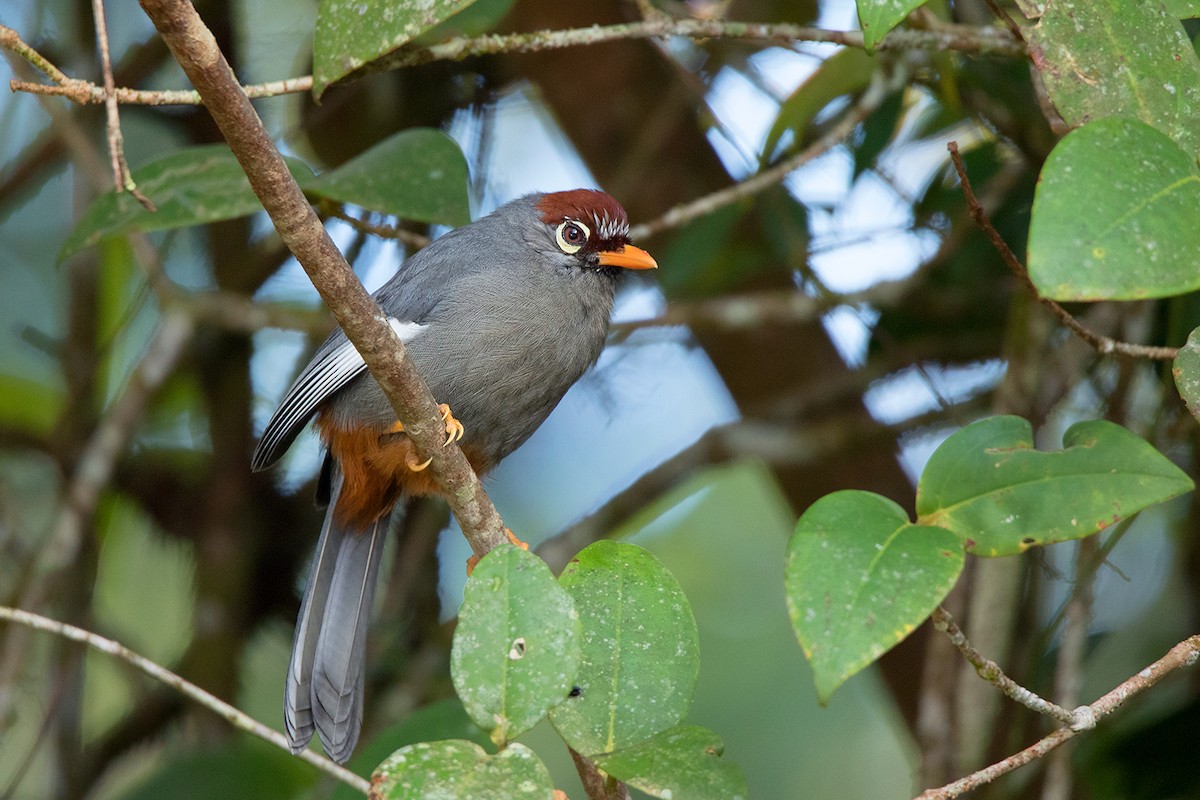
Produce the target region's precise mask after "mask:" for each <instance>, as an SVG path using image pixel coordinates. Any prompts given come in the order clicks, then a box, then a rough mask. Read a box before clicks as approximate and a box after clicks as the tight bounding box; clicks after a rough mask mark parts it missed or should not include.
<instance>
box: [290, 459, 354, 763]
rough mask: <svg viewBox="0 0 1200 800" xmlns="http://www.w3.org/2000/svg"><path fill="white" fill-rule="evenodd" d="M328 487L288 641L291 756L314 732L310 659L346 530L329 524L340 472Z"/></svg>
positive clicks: (338, 490) (299, 749)
mask: <svg viewBox="0 0 1200 800" xmlns="http://www.w3.org/2000/svg"><path fill="white" fill-rule="evenodd" d="M335 472H336V474H335V475H334V476H333V485H332V487H331V501H332V502H330V503H329V509H328V511H327V512H326V514H325V522H324V524H323V525H322V526H321V538H320V539H318V540H317V550H316V553H315V554H314V555H313V561H312V568H311V569H310V570H309V574H308V583H307V584H306V585H305V587H304V599H303V600H302V601H301V603H300V614H299V616H298V617H297V618H296V633H295V636H294V638H293V639H292V659H291V663H290V664H288V671H287V684H286V688H285V690H284V704H283V710H284V715H283V716H284V724H285V728H286V730H287V737H288V744H289V746H290V747H291V748H292V752H293V753H298V752H300V751H301V750H303V749H304V748H305V747H306V746H307V745H308V742H309V740H310V739H312V735H313V733H314V731H315V728H314V723H313V711H312V674H313V659H314V657H315V654H316V650H317V634H318V633H319V632H320V630H321V625H322V621H323V620H324V617H325V605H326V603H327V601H328V598H329V587H330V585H331V584H332V583H333V573H334V564H335V562H336V561H337V554H338V550H339V549H340V547H341V543H342V539H344V538H345V536H346V531H345V529H343V528H342V527H341V526H339V525H337V524H335V523H334V521H333V506H334V502H336V500H337V494H338V492H340V491H341V488H342V478H341V472H340V471H336V470H335Z"/></svg>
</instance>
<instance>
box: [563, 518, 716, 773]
mask: <svg viewBox="0 0 1200 800" xmlns="http://www.w3.org/2000/svg"><path fill="white" fill-rule="evenodd" d="M559 581H560V582H561V583H562V585H563V587H564V588H565V589H566V590H567V592H568V593H569V594H570V595H571V597H572V598H573V599H574V601H575V608H576V609H577V610H578V611H579V619H580V622H581V625H582V630H583V663H582V664H581V665H580V667H579V676H578V678H576V684H577V687H578V689H577V691H572V693H571V696H570V697H568V698H567V700H566V701H564V702H563V703H561V704H560V705H558V706H557V707H555V708H554V709H553V710H552V711H551V712H550V721H551V722H553V723H554V727H555V728H556V729H557V730H558V732H559V734H560V735H561V736H562V737H563V739H565V740H566V741H567V744H569V745H571V747H573V748H575V749H576V750H577V751H579V752H580V753H583V754H584V755H586V756H594V755H597V754H600V753H611V752H612V751H614V750H619V749H621V748H624V747H629V746H631V745H634V744H637V743H638V742H641V741H644V740H645V739H648V738H649V737H651V736H653V735H655V734H656V733H660V732H662V731H664V730H666V729H667V728H670V727H672V726H674V725H676V724H678V723H679V722H680V720H682V719H683V717H684V715H686V714H687V710H688V708H689V706H691V703H692V692H693V690H694V689H695V687H696V677H697V675H698V674H699V672H700V641H699V634H698V633H697V631H696V620H695V618H694V617H693V616H692V609H691V606H689V605H688V601H687V598H686V597H684V595H683V590H682V589H680V588H679V583H678V581H676V580H675V578H674V576H672V575H671V573H669V572H668V571H667V570H666V568H665V567H663V565H662V564H660V563H659V561H658V559H656V558H655V557H654V556H653V555H651V554H650V552H649V551H647V550H645V549H643V548H641V547H636V546H634V545H631V544H620V543H617V542H609V541H601V542H596V543H595V544H593V545H590V546H589V547H587V548H585V549H584V550H582V551H581V552H580V553H579V555H577V556H576V557H575V558H574V559H573V560H572V561H571V563H570V564H569V565H568V566H567V568H566V570H564V571H563V574H562V577H560V578H559Z"/></svg>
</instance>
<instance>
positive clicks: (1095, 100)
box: [1028, 0, 1200, 156]
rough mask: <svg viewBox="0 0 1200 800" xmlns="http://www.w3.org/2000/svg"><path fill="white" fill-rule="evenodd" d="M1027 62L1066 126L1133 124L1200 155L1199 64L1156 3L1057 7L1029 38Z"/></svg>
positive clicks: (1098, 1) (1112, 0) (1070, 1)
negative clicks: (1105, 120)
mask: <svg viewBox="0 0 1200 800" xmlns="http://www.w3.org/2000/svg"><path fill="white" fill-rule="evenodd" d="M1028 39H1029V43H1030V56H1031V57H1032V58H1033V63H1034V64H1035V65H1036V66H1037V68H1038V70H1039V71H1041V73H1042V79H1043V81H1045V84H1046V91H1047V93H1048V94H1049V95H1050V99H1051V100H1052V101H1053V102H1054V106H1055V108H1057V109H1058V113H1059V114H1061V115H1062V117H1063V119H1064V120H1066V122H1067V123H1068V124H1070V125H1071V126H1076V125H1083V124H1084V123H1086V122H1089V121H1091V120H1096V119H1100V118H1101V117H1111V116H1124V117H1135V118H1137V119H1140V120H1141V121H1142V122H1145V123H1147V124H1148V125H1153V126H1154V127H1155V128H1157V129H1158V130H1160V131H1162V132H1163V133H1165V134H1167V135H1168V136H1170V137H1171V138H1173V139H1174V140H1175V141H1176V142H1177V143H1178V144H1179V146H1180V147H1182V148H1183V149H1184V150H1186V151H1187V152H1188V153H1189V154H1191V155H1192V156H1195V154H1196V152H1197V150H1200V58H1197V56H1196V52H1195V50H1193V48H1192V43H1191V42H1190V41H1188V37H1187V35H1186V34H1185V33H1184V31H1183V26H1182V25H1180V24H1179V19H1178V18H1177V17H1175V16H1174V15H1172V14H1169V13H1167V11H1166V10H1165V9H1164V8H1163V6H1162V4H1161V3H1155V2H1137V3H1131V2H1129V0H1055V2H1053V3H1047V4H1046V13H1045V14H1044V15H1043V16H1042V20H1041V22H1039V23H1038V24H1037V25H1036V26H1034V27H1033V28H1032V29H1031V30H1030V32H1029V36H1028Z"/></svg>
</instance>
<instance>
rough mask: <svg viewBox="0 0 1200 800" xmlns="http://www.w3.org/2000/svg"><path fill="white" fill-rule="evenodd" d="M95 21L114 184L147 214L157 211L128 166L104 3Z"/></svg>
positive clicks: (98, 4) (95, 3) (98, 0)
mask: <svg viewBox="0 0 1200 800" xmlns="http://www.w3.org/2000/svg"><path fill="white" fill-rule="evenodd" d="M92 19H93V20H94V22H95V25H96V46H97V48H98V49H99V50H100V71H101V72H102V73H103V75H104V114H105V119H106V121H107V125H106V127H107V131H108V157H109V160H110V161H111V162H112V173H113V184H114V185H115V186H116V188H117V191H118V192H129V194H131V195H133V198H134V199H135V200H137V201H138V202H139V203H141V204H142V207H143V208H145V209H146V210H147V211H156V210H157V209H155V207H154V204H153V203H151V202H150V200H149V198H147V197H146V195H144V194H142V193H141V192H140V191H138V188H137V184H135V183H134V182H133V176H132V175H131V174H130V173H129V164H128V163H126V161H125V136H124V134H122V133H121V114H120V111H119V109H118V104H117V83H116V79H115V78H113V68H112V57H111V56H110V55H109V52H108V24H107V23H106V22H105V21H104V0H92Z"/></svg>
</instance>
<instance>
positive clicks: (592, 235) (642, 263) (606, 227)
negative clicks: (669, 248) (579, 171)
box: [537, 189, 658, 269]
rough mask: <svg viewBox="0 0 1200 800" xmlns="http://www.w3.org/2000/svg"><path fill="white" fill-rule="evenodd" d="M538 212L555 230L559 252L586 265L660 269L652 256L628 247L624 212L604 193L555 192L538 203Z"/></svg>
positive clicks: (627, 226)
mask: <svg viewBox="0 0 1200 800" xmlns="http://www.w3.org/2000/svg"><path fill="white" fill-rule="evenodd" d="M537 210H538V212H540V214H541V218H542V222H544V223H545V224H546V225H548V226H551V227H553V229H554V241H555V243H556V244H557V245H558V248H559V249H560V250H562V251H563V252H564V253H566V254H567V255H573V256H576V257H578V258H579V259H580V260H581V261H583V262H584V263H585V264H588V265H591V266H598V267H623V268H625V269H653V268H655V267H656V266H658V265H657V264H655V262H654V259H653V258H651V257H650V254H649V253H647V252H646V251H644V250H641V249H639V248H636V247H633V246H632V245H631V244H629V218H628V217H627V216H626V214H625V209H624V208H622V207H621V204H620V203H618V202H617V201H616V200H614V199H613V198H612V197H611V196H609V195H607V194H605V193H604V192H600V191H596V190H594V189H573V190H571V191H569V192H554V193H552V194H547V195H545V196H543V197H542V198H541V199H540V200H538V202H537Z"/></svg>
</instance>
